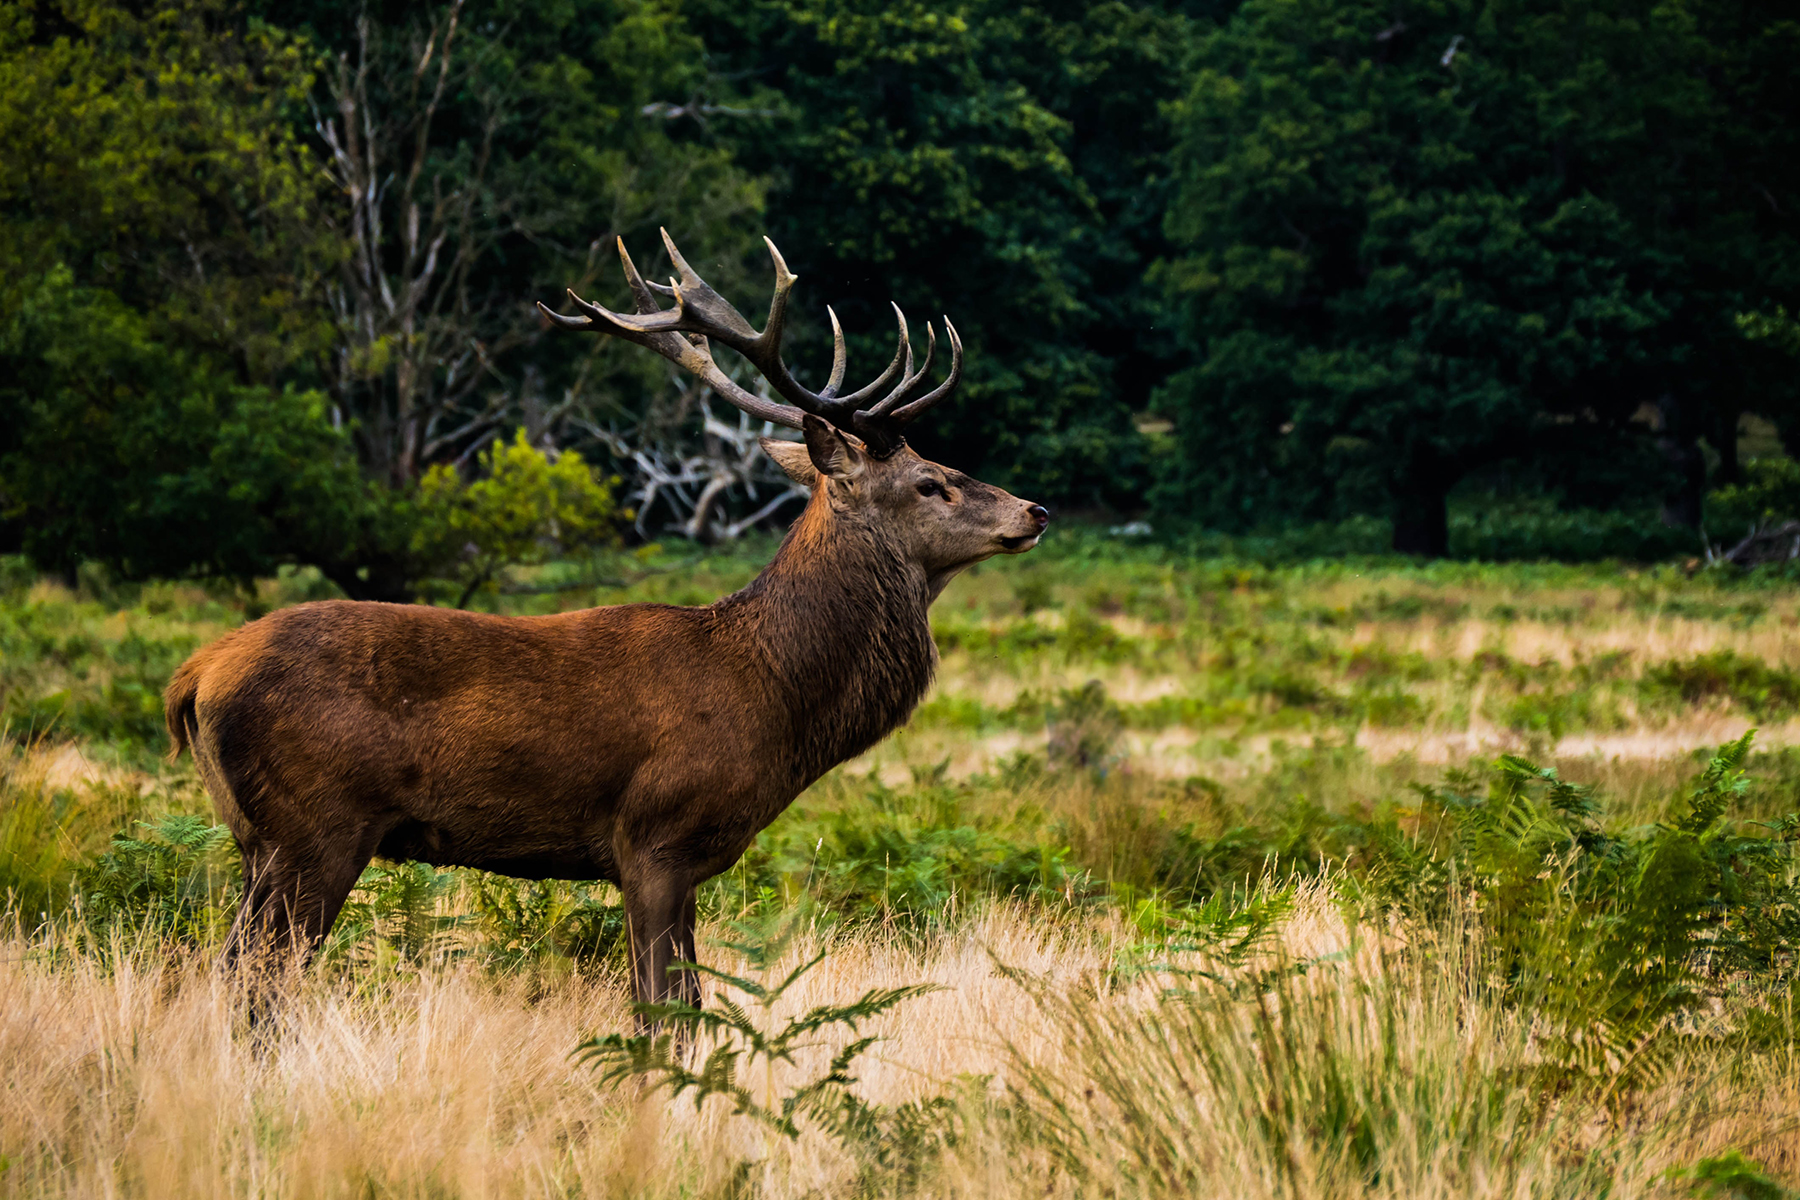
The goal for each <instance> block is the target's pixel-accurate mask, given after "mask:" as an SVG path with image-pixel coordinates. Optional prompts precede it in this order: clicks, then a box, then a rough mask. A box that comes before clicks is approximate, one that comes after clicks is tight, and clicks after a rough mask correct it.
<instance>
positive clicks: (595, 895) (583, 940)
mask: <svg viewBox="0 0 1800 1200" xmlns="http://www.w3.org/2000/svg"><path fill="white" fill-rule="evenodd" d="M471 874H472V875H473V880H472V882H471V883H470V885H469V891H468V899H469V906H470V908H471V910H472V913H471V915H472V917H473V922H472V923H473V925H474V928H475V930H476V932H477V933H478V935H479V936H480V938H481V945H482V950H483V954H484V957H485V958H486V959H487V961H488V962H489V963H491V964H493V965H495V966H498V967H500V968H501V969H503V970H519V969H522V968H524V967H526V966H536V967H540V968H544V967H550V966H553V965H555V964H558V963H572V964H575V965H577V966H588V965H596V964H610V965H613V966H620V967H622V966H623V965H624V964H625V955H626V952H627V948H628V945H629V938H628V937H627V932H626V928H625V908H624V905H623V904H621V903H619V902H617V900H607V899H605V898H603V897H602V895H601V894H599V892H600V889H601V888H603V887H607V886H609V885H606V884H596V883H563V882H560V881H556V880H543V881H538V880H526V879H509V878H507V877H505V876H502V875H490V874H488V873H487V872H485V871H478V872H471Z"/></svg>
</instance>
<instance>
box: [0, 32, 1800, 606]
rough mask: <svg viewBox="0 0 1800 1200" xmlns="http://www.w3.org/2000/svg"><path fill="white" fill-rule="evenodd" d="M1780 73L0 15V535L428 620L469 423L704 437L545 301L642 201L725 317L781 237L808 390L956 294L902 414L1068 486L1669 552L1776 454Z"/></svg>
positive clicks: (694, 395)
mask: <svg viewBox="0 0 1800 1200" xmlns="http://www.w3.org/2000/svg"><path fill="white" fill-rule="evenodd" d="M1796 61H1800V21H1796V20H1795V19H1794V18H1793V17H1792V15H1791V14H1790V13H1789V12H1788V10H1787V6H1785V5H1783V4H1781V3H1778V2H1777V0H1729V2H1728V0H1654V2H1652V0H1491V2H1481V0H1421V2H1418V3H1413V2H1412V0H1408V3H1405V4H1402V5H1400V6H1398V7H1395V6H1394V5H1392V4H1389V3H1383V4H1376V3H1374V0H1349V2H1347V3H1339V2H1336V0H1331V2H1327V0H1252V2H1251V3H1247V4H1244V5H1242V6H1238V5H1236V4H1234V3H1232V2H1231V0H1217V2H1208V3H1202V2H1195V3H1187V4H1182V3H1176V2H1175V0H1105V2H1104V3H1097V4H1080V3H1073V2H1065V0H1039V2H1035V3H1031V4H1027V5H1024V6H1020V5H1018V4H1001V3H997V2H991V0H971V2H967V3H959V4H957V5H953V6H950V7H942V6H937V7H934V6H932V5H929V4H924V3H921V2H918V0H899V2H898V3H874V2H873V0H747V2H744V3H726V2H725V0H557V2H555V3H550V4H525V3H521V2H520V0H442V2H439V3H433V4H428V5H416V4H395V3H374V4H362V3H352V2H350V0H304V2H301V3H284V4H279V5H277V4H271V3H267V2H266V0H247V2H246V3H242V4H239V3H235V2H233V0H153V2H151V3H147V4H139V3H131V4H127V3H123V2H122V0H47V2H43V3H24V2H22V0H19V2H9V0H0V160H3V161H5V162H6V164H7V170H6V171H5V172H3V173H0V550H5V551H14V550H19V549H24V550H27V551H28V552H29V553H30V554H31V555H32V556H33V557H34V558H36V559H38V560H39V561H40V562H42V563H43V564H45V565H51V566H57V567H61V568H71V567H72V565H73V564H74V563H75V562H77V561H78V560H81V559H84V558H95V559H98V560H101V561H103V562H106V563H109V564H110V565H111V566H112V567H113V568H114V569H116V570H119V571H121V572H124V573H127V574H132V575H145V574H158V573H161V574H170V573H173V574H222V575H228V576H235V577H238V578H246V577H248V576H250V575H253V574H256V573H258V572H263V571H267V570H270V569H272V568H273V567H274V566H277V565H279V564H283V563H311V564H314V565H317V566H319V567H320V568H321V569H322V570H324V571H325V572H326V573H327V574H328V575H329V576H330V577H331V578H332V579H334V580H336V581H337V582H338V583H339V585H340V586H341V587H342V588H343V589H344V590H345V591H346V592H348V593H350V594H352V595H358V596H366V597H386V598H405V597H407V596H410V595H413V594H415V592H416V585H417V584H418V581H419V579H420V577H421V575H422V574H423V573H428V572H430V571H432V570H435V569H437V568H434V567H433V566H432V565H431V564H430V563H428V562H426V561H425V560H424V559H423V558H422V557H421V552H420V551H419V549H418V546H419V544H420V542H419V538H417V537H416V536H414V535H415V533H416V531H417V527H418V526H419V522H420V520H421V517H420V513H421V512H422V510H421V509H420V508H419V504H420V481H421V480H422V479H424V478H426V477H428V476H433V473H434V472H435V473H436V475H435V476H434V477H436V478H438V479H440V480H442V479H443V472H444V471H445V470H451V471H454V472H456V473H457V475H458V478H461V479H463V480H464V481H465V482H472V481H474V480H475V479H477V478H479V477H481V476H483V475H484V473H486V472H487V471H488V470H489V468H488V467H487V466H484V464H487V463H489V462H490V461H492V456H491V455H490V454H488V453H487V447H490V446H491V445H493V444H494V443H495V441H496V440H497V439H504V440H505V442H506V443H507V444H508V445H512V444H514V443H515V442H516V439H517V436H518V434H519V433H520V431H523V434H524V437H525V442H526V444H527V445H529V446H530V447H533V448H535V452H541V453H547V454H550V455H554V454H555V453H557V452H559V450H560V449H574V450H578V451H579V452H580V453H581V454H582V456H583V458H584V459H586V460H588V461H590V462H594V463H597V464H600V465H601V466H602V467H606V466H608V465H609V464H610V466H611V467H612V468H613V469H616V470H618V471H619V472H620V473H622V474H630V472H631V471H632V470H633V469H634V468H633V465H632V464H633V463H634V461H636V460H635V459H634V458H633V451H632V450H631V449H630V447H631V445H632V437H633V436H638V437H640V439H648V440H640V441H639V442H638V443H637V444H638V445H648V444H651V443H652V442H653V443H654V445H655V446H656V447H660V449H659V450H658V452H659V453H664V452H666V453H664V457H665V458H667V459H668V460H669V461H676V460H679V459H680V458H681V455H682V454H685V453H688V450H686V449H683V448H682V447H684V446H685V447H688V448H690V449H691V448H692V447H694V446H696V445H703V444H704V437H703V435H702V430H701V427H702V414H701V413H700V412H699V411H698V408H697V404H696V401H697V399H698V389H695V388H692V387H690V386H688V385H686V384H685V383H683V382H681V381H679V380H677V379H676V378H675V377H674V375H673V373H672V371H671V370H670V369H669V368H667V366H666V365H665V364H663V363H661V362H660V361H659V360H656V359H654V357H653V356H645V355H641V354H635V353H631V352H630V350H631V348H630V347H625V346H621V345H620V344H618V343H616V342H614V341H613V340H612V339H604V338H554V337H545V336H544V335H543V330H542V329H541V327H540V325H539V323H538V320H537V318H536V315H535V313H534V310H533V308H532V302H533V301H535V300H539V299H543V300H551V301H554V300H556V299H557V297H559V296H560V294H561V291H562V289H563V288H564V287H566V286H574V287H575V288H576V289H577V290H580V291H582V292H583V293H584V294H588V295H591V296H592V298H594V299H596V300H599V301H602V302H606V303H610V304H612V305H614V306H617V305H620V304H623V303H624V302H625V295H624V289H623V286H622V284H621V282H620V280H619V278H618V275H617V272H616V267H615V262H614V258H613V255H612V244H613V241H614V239H616V238H618V237H623V238H625V239H626V241H627V242H628V243H629V244H630V245H631V247H632V250H633V252H634V253H635V254H636V256H637V258H638V262H639V264H640V266H642V267H643V269H644V270H645V273H646V274H648V275H651V276H652V277H656V276H660V275H661V274H663V273H665V272H666V270H667V266H668V264H667V263H666V261H664V258H663V254H662V251H661V248H660V242H659V240H658V239H657V237H656V231H657V229H658V227H662V226H666V227H667V228H668V229H669V230H670V232H671V233H672V234H673V235H674V236H675V237H676V238H677V239H678V240H679V241H680V243H681V244H682V246H683V247H684V250H685V251H686V252H687V254H688V256H689V258H690V259H691V260H692V261H693V262H694V264H695V265H696V266H698V267H699V268H700V269H701V270H702V271H703V273H704V274H705V275H706V276H707V277H708V278H709V279H710V280H712V281H713V282H714V283H715V284H717V285H718V286H719V287H720V288H721V290H722V291H724V292H725V293H726V294H728V295H729V296H731V297H732V298H733V299H735V300H737V301H738V302H739V303H740V304H741V305H743V306H744V307H745V309H746V311H754V310H755V309H756V308H758V307H759V305H760V302H761V300H762V298H763V297H764V296H766V294H767V289H768V287H769V285H770V273H769V265H768V261H767V258H766V255H765V254H764V252H763V250H762V248H761V243H760V239H759V235H760V234H763V233H765V232H766V233H768V234H770V235H771V236H772V237H773V238H774V239H775V241H776V242H777V243H778V244H779V245H780V246H781V248H782V249H783V251H784V252H785V253H786V254H787V256H788V261H789V263H790V264H791V265H792V267H793V269H794V270H795V271H796V272H797V273H798V274H799V275H800V276H801V277H802V283H801V285H800V290H799V292H798V294H797V311H796V313H795V320H796V324H795V326H794V328H793V329H792V331H791V336H790V339H789V341H790V344H791V345H792V346H793V354H792V358H793V361H794V366H795V368H796V370H797V371H798V372H799V373H800V375H801V376H802V377H803V378H811V379H812V380H813V381H814V382H815V383H817V382H818V378H817V377H818V376H819V375H820V374H821V373H822V370H823V367H824V364H825V363H826V362H827V361H828V360H829V347H828V341H827V327H826V324H825V321H824V308H825V305H827V304H831V305H833V306H834V307H835V308H836V310H837V312H838V313H839V315H840V316H841V317H842V318H843V321H844V324H845V327H846V329H847V331H848V333H849V334H850V340H851V349H852V355H853V357H854V358H855V359H856V360H857V363H856V364H853V368H852V370H853V373H856V372H857V370H858V366H860V368H861V370H864V371H868V372H870V373H873V372H874V371H875V370H878V369H879V367H880V365H881V364H882V363H884V362H885V361H886V360H887V357H888V355H889V354H890V353H891V347H892V340H891V339H892V336H893V332H892V324H891V316H890V313H889V309H888V301H889V300H890V299H891V300H895V301H898V302H899V303H900V304H901V305H903V306H904V307H905V309H906V311H907V313H908V315H909V316H910V317H911V319H912V321H913V325H914V328H915V331H917V330H918V329H919V327H921V326H922V325H923V323H924V322H925V321H927V320H931V321H934V322H935V321H938V320H941V319H942V317H943V316H944V315H945V314H948V315H949V316H950V317H951V318H952V319H953V320H954V321H955V322H956V324H957V327H958V329H959V330H960V331H961V333H962V335H963V338H964V340H965V343H966V345H967V347H968V364H969V371H968V376H967V382H966V383H965V385H964V386H963V387H962V388H961V389H960V391H959V393H958V396H957V399H956V400H955V401H954V402H952V403H951V404H947V405H945V406H944V407H943V408H942V409H940V410H935V411H934V413H933V414H932V418H931V419H930V421H928V422H925V423H922V425H921V427H919V428H917V429H916V430H915V431H914V432H913V434H912V436H913V439H914V441H915V442H916V443H917V444H918V446H919V448H920V449H921V450H922V451H923V452H925V453H927V454H930V455H933V456H936V457H940V458H943V459H944V460H946V461H948V462H951V463H954V464H955V465H956V466H958V467H961V468H964V469H967V470H970V471H972V472H975V473H978V474H980V475H982V476H984V477H986V478H990V479H993V480H994V481H995V482H997V483H1001V484H1004V485H1006V486H1008V487H1011V488H1013V489H1015V490H1021V491H1023V492H1025V493H1026V494H1030V495H1032V496H1033V497H1034V498H1037V499H1041V500H1044V501H1047V502H1050V503H1055V504H1060V505H1063V506H1096V505H1099V506H1108V507H1110V508H1112V509H1114V510H1126V511H1141V510H1143V509H1145V508H1146V507H1148V508H1150V509H1152V510H1153V512H1154V515H1155V519H1156V521H1157V523H1158V525H1159V526H1163V527H1166V526H1169V525H1175V526H1180V525H1182V524H1183V523H1186V524H1188V525H1200V526H1207V527H1213V528H1223V529H1228V530H1241V529H1249V528H1258V527H1269V526H1280V525H1283V524H1286V523H1292V522H1296V521H1313V520H1319V519H1328V518H1334V517H1342V516H1347V515H1352V514H1363V513H1373V514H1377V515H1381V516H1387V517H1391V518H1392V519H1393V522H1394V539H1395V545H1396V547H1397V548H1399V549H1402V550H1407V551H1417V552H1422V553H1427V554H1438V553H1443V552H1444V550H1445V549H1446V529H1447V523H1446V504H1447V498H1448V497H1450V496H1451V495H1452V493H1455V492H1457V491H1458V489H1461V491H1462V493H1463V494H1465V495H1467V494H1472V493H1474V492H1478V491H1480V490H1481V489H1486V488H1492V487H1497V486H1501V485H1502V484H1504V486H1507V487H1511V488H1515V489H1524V490H1526V491H1529V492H1531V493H1532V494H1536V495H1547V496H1551V497H1554V498H1555V499H1556V501H1558V502H1560V503H1564V504H1568V505H1572V506H1585V507H1594V508H1613V509H1620V508H1631V509H1645V510H1651V511H1654V510H1660V513H1661V516H1662V518H1663V519H1665V520H1667V521H1669V522H1671V523H1674V524H1677V525H1689V526H1691V525H1694V524H1695V523H1697V522H1698V520H1699V518H1700V515H1701V508H1700V497H1701V495H1702V494H1703V491H1704V489H1705V488H1707V487H1708V486H1714V485H1717V484H1720V483H1730V482H1732V481H1733V480H1735V479H1737V478H1738V475H1739V464H1738V462H1737V449H1736V447H1737V437H1736V431H1737V429H1738V424H1739V421H1740V418H1742V417H1743V416H1744V415H1745V414H1756V415H1758V416H1761V417H1763V418H1766V419H1767V420H1768V421H1769V422H1771V423H1772V424H1773V426H1774V428H1775V429H1776V430H1777V431H1778V433H1779V434H1780V436H1781V437H1782V438H1783V439H1784V441H1785V442H1786V443H1787V444H1788V445H1790V446H1792V445H1793V444H1794V442H1795V439H1796V438H1800V395H1797V394H1796V392H1797V387H1800V384H1797V379H1800V376H1797V374H1796V372H1795V371H1794V369H1793V365H1794V359H1793V357H1792V350H1791V346H1790V345H1789V342H1790V341H1791V339H1790V338H1788V337H1786V336H1785V335H1783V334H1781V331H1783V330H1787V329H1789V328H1790V327H1791V325H1792V320H1793V318H1792V315H1791V314H1793V313H1796V312H1800V226H1797V220H1800V218H1797V217H1796V213H1800V174H1797V173H1800V145H1797V144H1796V138H1797V137H1800V134H1797V132H1796V131H1797V129H1800V123H1797V122H1795V121H1794V120H1793V117H1792V114H1793V113H1795V112H1796V111H1800V83H1797V80H1800V72H1797V71H1796V70H1795V69H1794V66H1793V64H1794V63H1795V62H1796ZM726 357H727V358H729V356H726ZM725 365H726V366H727V367H728V368H729V366H730V365H731V364H730V363H726V364H725ZM1146 418H1153V419H1158V418H1167V419H1168V421H1169V422H1170V423H1171V424H1172V426H1173V432H1172V435H1168V436H1165V435H1163V434H1162V433H1160V432H1158V429H1159V426H1158V425H1156V424H1152V423H1146ZM1140 428H1142V429H1143V430H1145V431H1146V432H1140ZM740 432H742V437H741V438H740V441H743V442H744V444H745V445H753V444H754V439H753V437H752V434H753V433H754V432H755V431H753V430H750V431H740ZM765 465H766V464H765ZM739 466H743V467H744V470H745V471H748V470H749V469H750V468H749V467H748V466H744V464H739ZM746 477H748V475H746ZM750 511H751V510H750V509H748V508H745V509H742V510H741V511H739V512H738V514H737V515H739V516H745V515H747V514H748V513H749V512H750Z"/></svg>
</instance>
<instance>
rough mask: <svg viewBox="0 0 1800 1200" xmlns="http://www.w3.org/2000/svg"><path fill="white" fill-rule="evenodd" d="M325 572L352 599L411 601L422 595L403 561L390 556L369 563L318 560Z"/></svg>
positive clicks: (405, 602) (319, 566)
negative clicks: (414, 584)
mask: <svg viewBox="0 0 1800 1200" xmlns="http://www.w3.org/2000/svg"><path fill="white" fill-rule="evenodd" d="M314 565H316V566H317V567H318V568H319V571H320V573H321V574H323V575H324V576H325V578H327V579H329V580H331V582H333V583H335V584H337V585H338V588H339V590H341V591H342V592H343V593H344V595H346V596H348V597H350V599H352V600H381V601H385V602H386V603H389V604H411V603H412V602H413V601H414V600H415V599H417V597H418V592H417V591H416V590H414V588H413V582H412V580H411V579H410V578H409V577H408V575H409V573H408V572H407V571H406V569H405V567H404V565H403V564H401V563H399V562H397V561H395V560H393V559H387V558H379V559H371V560H370V561H368V562H360V563H359V562H319V563H315V564H314Z"/></svg>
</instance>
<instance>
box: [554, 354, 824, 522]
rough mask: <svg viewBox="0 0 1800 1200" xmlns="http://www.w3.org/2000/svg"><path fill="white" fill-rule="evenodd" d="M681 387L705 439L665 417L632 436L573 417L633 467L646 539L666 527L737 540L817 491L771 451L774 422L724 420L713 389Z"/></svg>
mask: <svg viewBox="0 0 1800 1200" xmlns="http://www.w3.org/2000/svg"><path fill="white" fill-rule="evenodd" d="M677 387H678V392H679V402H678V405H677V408H678V411H679V412H680V413H682V414H684V415H685V414H686V413H689V412H691V411H694V410H697V411H698V412H699V413H700V415H701V418H702V424H701V430H700V436H699V438H698V439H697V440H695V439H693V438H691V437H683V436H682V434H681V432H680V430H679V423H678V422H662V423H660V424H662V425H663V427H664V428H663V429H662V431H661V432H658V431H657V425H658V423H657V422H653V421H646V422H644V423H643V424H642V425H641V426H640V428H639V429H638V431H637V432H635V433H632V432H622V431H620V430H619V429H617V428H601V427H600V426H599V425H597V424H595V423H593V422H592V421H587V420H582V419H579V418H577V419H575V420H572V421H571V424H572V425H575V426H576V427H578V428H581V429H583V430H584V431H585V432H587V433H588V434H589V435H590V436H592V437H594V438H595V439H596V440H598V441H599V442H601V443H602V444H604V445H605V446H606V447H607V449H608V450H610V451H611V452H612V454H613V456H614V457H615V458H618V459H620V460H622V461H624V462H628V463H630V464H631V469H632V471H633V473H634V475H633V480H632V483H633V487H632V490H631V492H630V493H629V496H628V499H629V500H630V502H631V507H632V508H633V509H634V510H635V511H636V514H637V516H636V523H635V527H636V530H637V533H638V536H639V537H643V538H650V537H653V536H655V534H657V533H663V532H666V533H676V534H679V535H680V536H682V537H685V538H687V539H689V540H690V541H696V542H703V543H714V542H729V541H735V540H737V539H738V538H740V537H742V536H744V534H746V533H748V532H750V531H751V530H752V529H755V528H756V527H757V526H759V525H761V524H762V523H763V522H765V521H768V520H770V519H771V518H773V517H775V516H776V515H777V514H779V513H780V511H781V510H782V509H783V508H784V507H786V506H787V505H789V504H790V503H791V502H793V501H796V500H801V501H804V500H805V499H806V498H807V496H808V495H809V494H810V493H809V492H808V491H807V490H806V489H805V488H803V487H800V486H799V485H797V484H795V483H794V482H793V481H792V480H791V479H789V478H788V476H787V475H786V474H785V473H783V471H782V470H781V468H780V467H779V466H777V465H776V464H775V462H774V460H773V459H771V458H770V457H769V456H768V455H767V454H766V453H764V451H763V448H762V445H761V441H760V439H762V438H765V437H774V436H776V435H777V427H776V426H775V425H774V423H772V422H770V421H756V422H752V421H751V419H750V416H749V414H747V413H745V412H743V411H742V410H739V411H738V413H737V420H736V421H735V422H727V421H723V420H721V419H720V418H719V417H718V416H716V415H715V414H714V413H713V409H712V400H713V398H714V393H713V390H712V388H710V387H708V386H705V385H693V386H682V385H680V384H677ZM746 510H747V511H746ZM734 514H735V515H734ZM659 516H660V517H661V518H662V519H661V521H660V523H659V521H658V517H659Z"/></svg>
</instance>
